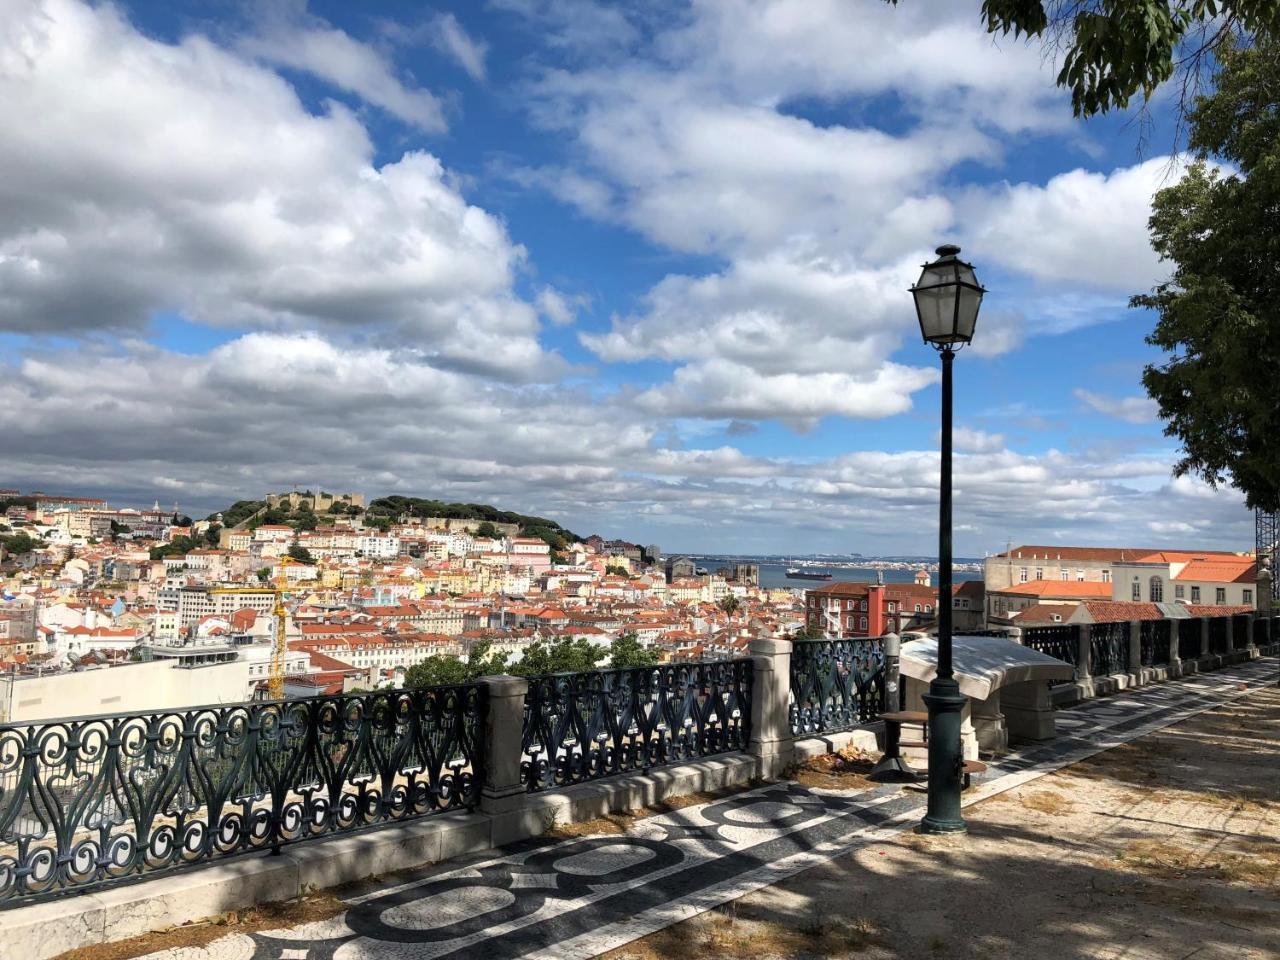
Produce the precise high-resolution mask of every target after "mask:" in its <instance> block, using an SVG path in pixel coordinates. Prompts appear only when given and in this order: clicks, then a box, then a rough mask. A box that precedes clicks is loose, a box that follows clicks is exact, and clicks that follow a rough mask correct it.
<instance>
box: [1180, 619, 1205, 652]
mask: <svg viewBox="0 0 1280 960" xmlns="http://www.w3.org/2000/svg"><path fill="white" fill-rule="evenodd" d="M1203 629H1204V620H1203V619H1200V618H1195V619H1186V620H1179V621H1178V659H1179V660H1199V659H1200V634H1201V631H1202V630H1203Z"/></svg>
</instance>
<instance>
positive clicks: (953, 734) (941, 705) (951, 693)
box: [920, 677, 968, 834]
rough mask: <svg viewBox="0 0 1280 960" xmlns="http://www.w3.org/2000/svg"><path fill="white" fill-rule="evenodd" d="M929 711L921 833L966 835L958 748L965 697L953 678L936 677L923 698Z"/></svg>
mask: <svg viewBox="0 0 1280 960" xmlns="http://www.w3.org/2000/svg"><path fill="white" fill-rule="evenodd" d="M924 702H925V706H926V707H928V709H929V809H928V812H927V813H926V814H925V816H924V819H923V820H921V821H920V832H921V833H931V834H942V833H950V834H955V833H965V832H966V831H967V830H968V827H966V826H965V822H964V818H963V817H961V816H960V786H961V783H960V781H961V779H962V776H963V771H964V755H963V753H962V751H961V749H960V721H961V716H960V714H961V711H962V710H963V709H964V705H965V697H964V694H962V693H961V692H960V684H959V683H958V682H957V681H956V679H955V678H954V677H946V678H943V677H935V678H934V679H933V681H932V682H931V683H930V684H929V692H928V693H926V694H925V695H924Z"/></svg>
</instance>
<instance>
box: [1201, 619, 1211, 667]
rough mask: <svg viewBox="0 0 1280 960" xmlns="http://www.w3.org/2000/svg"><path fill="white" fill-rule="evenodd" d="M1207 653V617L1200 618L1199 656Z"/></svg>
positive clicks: (1202, 656) (1205, 655)
mask: <svg viewBox="0 0 1280 960" xmlns="http://www.w3.org/2000/svg"><path fill="white" fill-rule="evenodd" d="M1208 655H1209V618H1208V617H1201V618H1200V657H1201V658H1202V659H1203V658H1204V657H1207V656H1208Z"/></svg>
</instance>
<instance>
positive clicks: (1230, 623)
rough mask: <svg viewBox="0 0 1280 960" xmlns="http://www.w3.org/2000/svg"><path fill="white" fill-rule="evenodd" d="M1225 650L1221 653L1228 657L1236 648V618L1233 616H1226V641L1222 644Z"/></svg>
mask: <svg viewBox="0 0 1280 960" xmlns="http://www.w3.org/2000/svg"><path fill="white" fill-rule="evenodd" d="M1223 646H1225V647H1226V649H1227V652H1226V653H1224V654H1222V655H1221V656H1223V657H1229V656H1231V654H1233V653H1235V650H1236V618H1235V617H1234V616H1230V617H1227V642H1226V643H1225V644H1223Z"/></svg>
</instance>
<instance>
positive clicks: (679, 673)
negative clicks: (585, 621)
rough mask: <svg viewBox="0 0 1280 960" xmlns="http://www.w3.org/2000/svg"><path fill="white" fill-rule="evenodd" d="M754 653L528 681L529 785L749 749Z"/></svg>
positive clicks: (525, 743) (524, 764)
mask: <svg viewBox="0 0 1280 960" xmlns="http://www.w3.org/2000/svg"><path fill="white" fill-rule="evenodd" d="M751 681H752V662H751V660H750V659H748V658H742V659H737V660H716V661H707V662H703V663H682V664H664V665H662V666H657V667H635V668H628V669H622V670H590V671H586V672H583V673H559V674H551V675H548V676H538V677H530V678H529V692H528V693H527V694H526V696H525V713H524V730H523V737H522V743H521V747H522V750H523V760H522V761H521V764H520V776H521V780H522V781H523V782H524V783H525V785H526V786H527V787H528V789H529V790H530V791H537V790H546V789H551V788H554V787H561V786H568V785H569V784H573V783H581V782H583V781H586V780H597V779H599V778H601V777H608V776H612V775H614V774H619V773H626V772H628V771H633V770H647V769H649V768H651V767H658V766H662V765H664V764H670V763H679V762H681V761H684V760H692V759H696V758H698V757H707V756H713V755H715V754H719V753H729V752H732V751H735V750H745V749H746V748H747V743H748V740H749V739H750V736H751Z"/></svg>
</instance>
